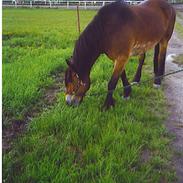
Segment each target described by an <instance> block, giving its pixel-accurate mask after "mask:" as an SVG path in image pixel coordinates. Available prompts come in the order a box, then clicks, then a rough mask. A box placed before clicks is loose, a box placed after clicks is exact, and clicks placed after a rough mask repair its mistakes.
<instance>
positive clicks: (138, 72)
mask: <svg viewBox="0 0 183 183" xmlns="http://www.w3.org/2000/svg"><path fill="white" fill-rule="evenodd" d="M145 56H146V54H145V53H143V54H141V55H140V57H139V65H138V68H137V72H136V74H135V76H134V79H133V83H139V82H140V79H141V73H142V66H143V64H144V60H145Z"/></svg>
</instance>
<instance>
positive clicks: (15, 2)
mask: <svg viewBox="0 0 183 183" xmlns="http://www.w3.org/2000/svg"><path fill="white" fill-rule="evenodd" d="M15 7H16V8H17V1H16V0H15Z"/></svg>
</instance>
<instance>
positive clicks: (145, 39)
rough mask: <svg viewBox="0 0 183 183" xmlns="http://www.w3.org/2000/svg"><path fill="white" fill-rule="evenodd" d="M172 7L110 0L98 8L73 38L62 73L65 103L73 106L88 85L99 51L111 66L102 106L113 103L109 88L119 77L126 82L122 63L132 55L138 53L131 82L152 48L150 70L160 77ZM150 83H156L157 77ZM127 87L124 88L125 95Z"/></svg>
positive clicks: (162, 1) (152, 0)
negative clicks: (153, 50) (64, 70)
mask: <svg viewBox="0 0 183 183" xmlns="http://www.w3.org/2000/svg"><path fill="white" fill-rule="evenodd" d="M175 16H176V14H175V10H174V9H173V7H172V6H171V5H170V4H168V2H167V1H166V0H147V1H144V2H143V3H141V4H139V5H133V6H130V5H127V4H125V3H124V2H120V1H118V2H114V3H111V4H109V5H106V6H104V7H103V8H101V9H100V10H99V12H98V13H97V15H96V16H95V17H94V19H93V20H92V21H91V22H90V23H89V25H88V26H87V27H86V28H85V30H84V31H83V32H82V34H81V35H80V37H79V39H78V40H77V41H76V44H75V48H74V52H73V56H72V58H71V59H70V60H69V61H67V64H68V68H67V70H66V72H65V86H66V103H67V104H69V105H77V104H79V103H81V101H82V100H83V97H84V96H85V94H86V92H87V91H88V89H89V87H90V71H91V68H92V66H93V64H94V63H95V61H96V59H97V58H98V57H99V55H100V54H102V53H105V54H106V55H107V56H108V57H109V58H110V59H111V60H112V61H113V62H114V69H113V73H112V77H111V79H110V81H109V83H108V93H107V97H106V99H105V103H104V108H105V109H108V108H109V107H110V106H114V104H115V101H114V99H113V91H114V90H115V87H116V85H117V82H118V80H119V78H121V79H122V82H123V85H124V86H127V85H129V82H128V80H127V77H126V73H125V65H126V63H127V62H128V59H129V57H130V56H132V55H140V64H139V67H138V70H137V74H136V76H135V79H134V81H135V82H138V81H139V80H140V75H141V69H142V65H143V62H144V58H145V52H146V51H147V50H149V49H151V48H154V47H155V54H154V73H155V76H161V75H163V73H164V70H165V57H166V50H167V44H168V41H169V39H170V37H171V35H172V32H173V28H174V24H175ZM154 84H156V85H160V84H161V79H155V80H154ZM130 93H131V87H126V88H125V89H124V96H125V97H128V96H129V95H130Z"/></svg>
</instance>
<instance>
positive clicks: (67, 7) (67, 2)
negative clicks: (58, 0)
mask: <svg viewBox="0 0 183 183" xmlns="http://www.w3.org/2000/svg"><path fill="white" fill-rule="evenodd" d="M67 9H69V1H67Z"/></svg>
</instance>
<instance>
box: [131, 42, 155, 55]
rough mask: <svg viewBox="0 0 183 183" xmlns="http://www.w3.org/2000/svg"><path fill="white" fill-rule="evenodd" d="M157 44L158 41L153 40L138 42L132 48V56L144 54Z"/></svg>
mask: <svg viewBox="0 0 183 183" xmlns="http://www.w3.org/2000/svg"><path fill="white" fill-rule="evenodd" d="M155 45H156V42H151V41H148V42H146V43H136V44H135V45H134V46H133V48H132V51H131V53H130V56H137V55H140V54H143V53H145V52H146V51H148V50H149V49H151V48H153V47H154V46H155Z"/></svg>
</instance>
